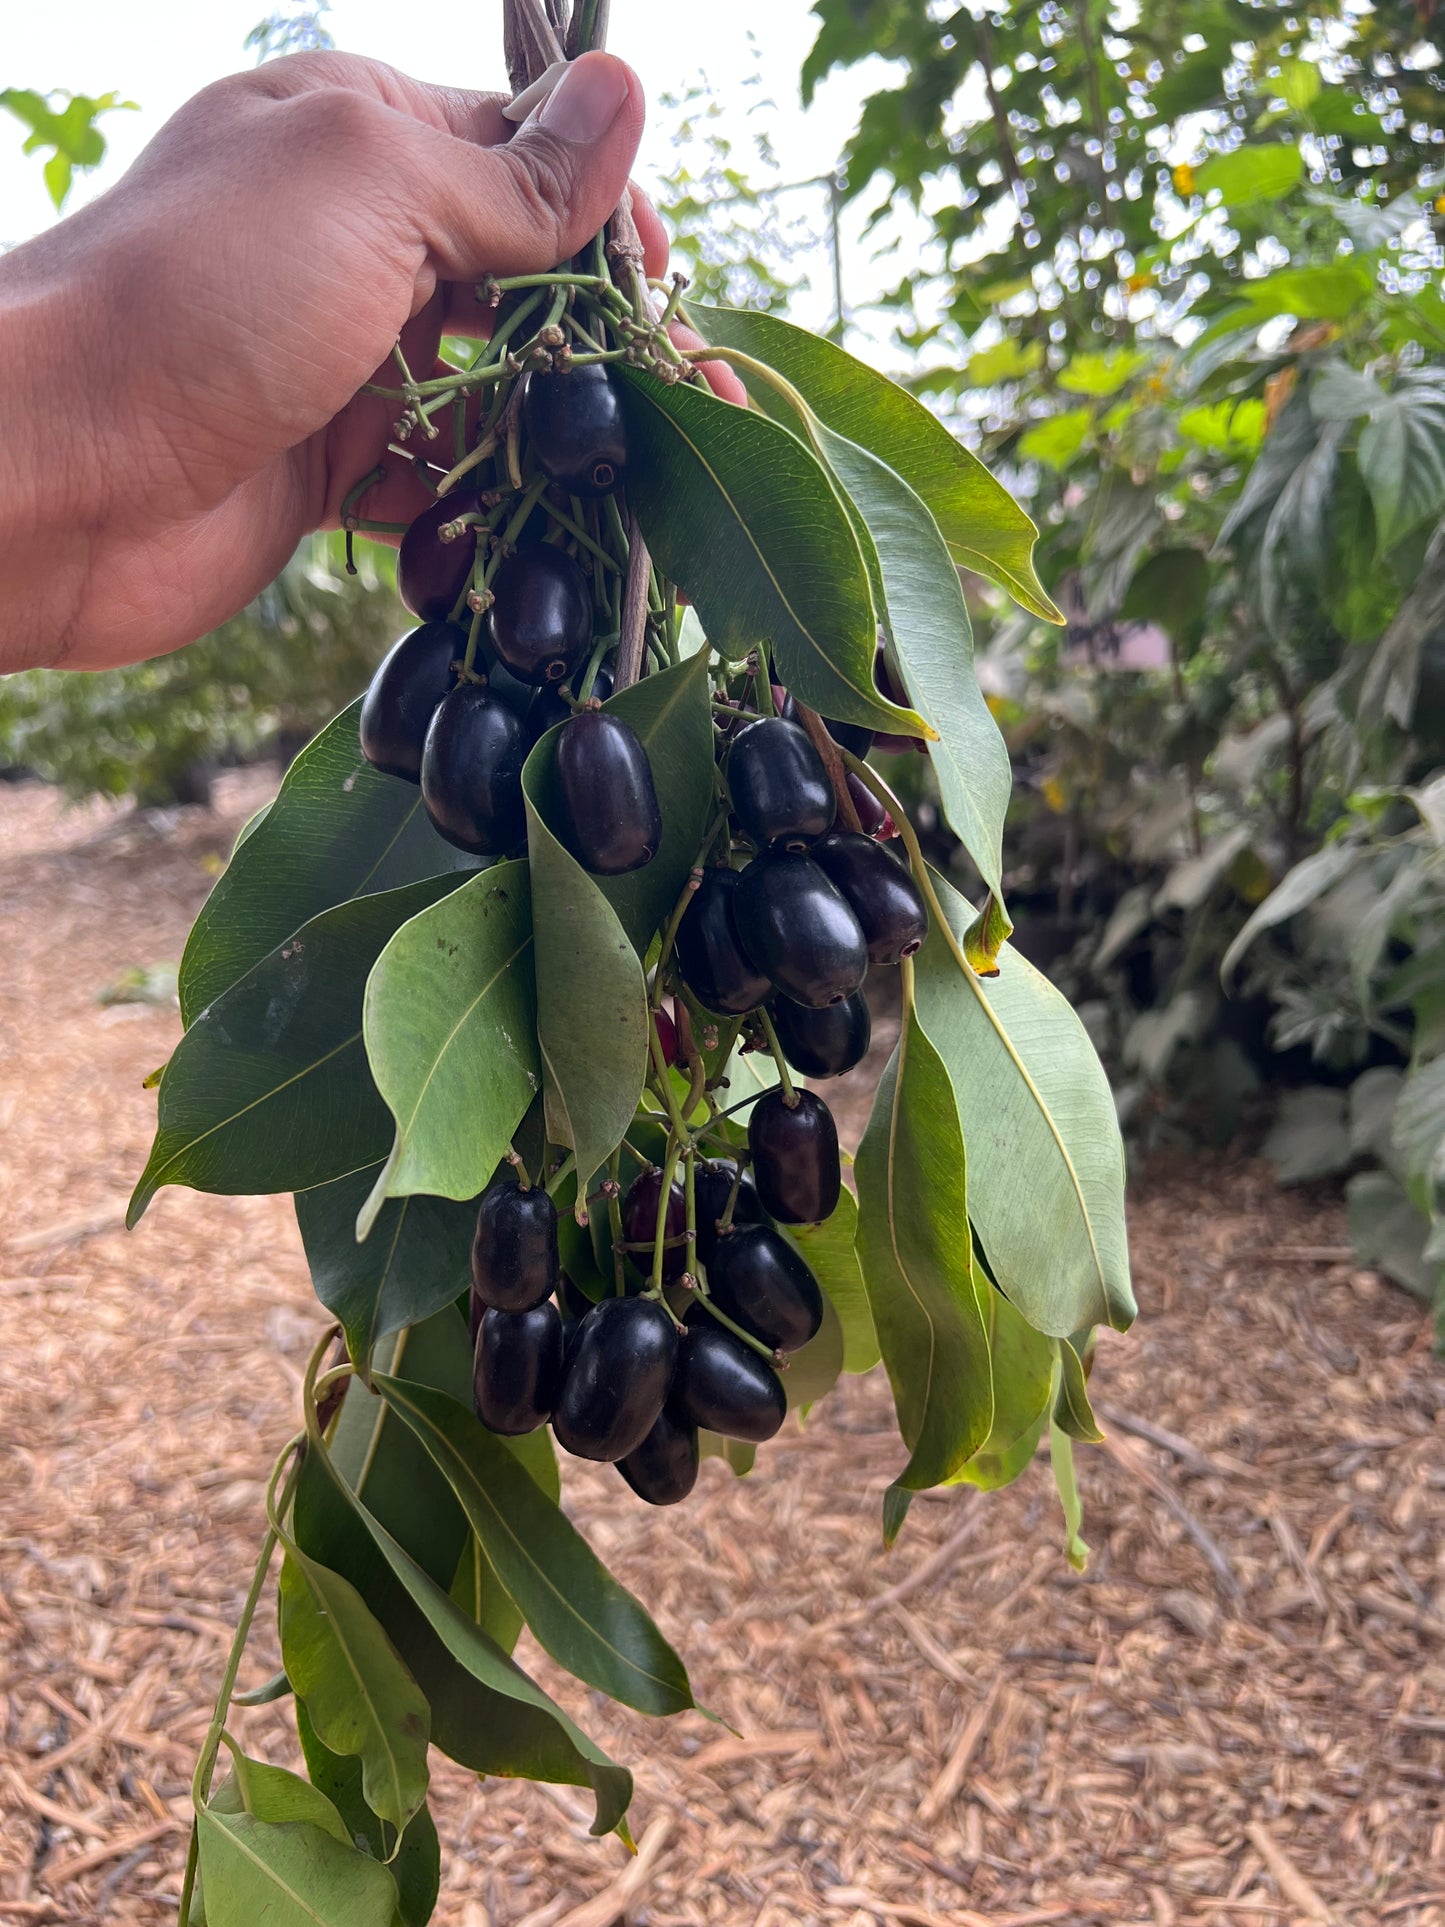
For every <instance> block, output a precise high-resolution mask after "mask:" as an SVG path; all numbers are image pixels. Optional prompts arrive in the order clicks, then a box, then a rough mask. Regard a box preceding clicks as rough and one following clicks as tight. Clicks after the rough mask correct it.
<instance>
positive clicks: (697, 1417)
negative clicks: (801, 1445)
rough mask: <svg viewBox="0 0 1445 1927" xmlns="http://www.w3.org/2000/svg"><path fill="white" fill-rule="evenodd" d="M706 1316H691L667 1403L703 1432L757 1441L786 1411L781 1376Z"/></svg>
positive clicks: (776, 1425) (767, 1434) (704, 1313)
mask: <svg viewBox="0 0 1445 1927" xmlns="http://www.w3.org/2000/svg"><path fill="white" fill-rule="evenodd" d="M710 1317H711V1314H710V1313H709V1312H707V1311H705V1310H699V1311H697V1312H696V1313H694V1314H692V1316H691V1319H690V1322H689V1324H688V1328H687V1330H686V1331H685V1332H684V1333H683V1335H682V1339H681V1342H680V1343H679V1346H678V1352H677V1376H676V1377H675V1378H674V1379H673V1382H672V1393H671V1396H670V1398H669V1400H668V1403H669V1405H670V1406H671V1407H672V1408H673V1409H674V1410H676V1411H680V1412H683V1413H685V1414H686V1415H687V1417H688V1418H690V1419H691V1420H692V1422H693V1424H694V1425H701V1426H704V1427H705V1428H706V1429H707V1430H708V1431H709V1432H719V1433H721V1434H722V1436H723V1437H724V1438H725V1439H746V1440H747V1441H748V1442H749V1444H752V1445H761V1444H762V1443H763V1442H764V1440H766V1439H770V1438H772V1437H773V1436H774V1434H775V1433H776V1432H777V1431H778V1429H779V1427H780V1426H781V1425H782V1423H783V1420H784V1419H785V1418H786V1417H787V1416H788V1399H787V1394H786V1393H785V1392H784V1390H783V1385H782V1380H781V1379H780V1378H779V1377H778V1375H777V1373H776V1372H775V1371H774V1370H773V1368H772V1366H771V1365H769V1364H768V1362H767V1360H766V1359H765V1358H760V1357H759V1356H758V1354H757V1353H756V1352H755V1351H752V1350H751V1349H750V1348H749V1347H748V1346H747V1345H744V1344H743V1342H742V1340H741V1339H738V1338H734V1336H733V1334H732V1333H731V1332H729V1331H724V1330H723V1328H722V1326H721V1325H717V1324H712V1323H710V1322H709V1319H710ZM738 1323H739V1324H741V1323H742V1320H741V1319H739V1320H738Z"/></svg>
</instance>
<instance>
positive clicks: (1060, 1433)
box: [1049, 1425, 1089, 1572]
mask: <svg viewBox="0 0 1445 1927" xmlns="http://www.w3.org/2000/svg"><path fill="white" fill-rule="evenodd" d="M1049 1458H1050V1460H1051V1462H1052V1464H1053V1468H1054V1483H1055V1485H1056V1486H1057V1487H1058V1489H1059V1504H1060V1505H1061V1506H1062V1507H1063V1510H1064V1531H1065V1535H1066V1536H1065V1539H1064V1551H1065V1555H1066V1556H1067V1558H1068V1561H1069V1564H1070V1565H1071V1566H1072V1567H1073V1568H1074V1571H1075V1572H1083V1571H1084V1570H1085V1568H1086V1567H1087V1566H1088V1563H1089V1547H1088V1545H1087V1544H1086V1542H1085V1540H1084V1539H1083V1537H1082V1536H1081V1535H1082V1528H1083V1524H1084V1507H1083V1503H1082V1501H1081V1500H1080V1498H1079V1485H1078V1480H1077V1479H1076V1478H1075V1476H1074V1442H1073V1440H1072V1439H1071V1438H1070V1437H1069V1434H1068V1433H1067V1432H1066V1431H1065V1430H1064V1429H1063V1427H1062V1426H1061V1425H1050V1427H1049Z"/></svg>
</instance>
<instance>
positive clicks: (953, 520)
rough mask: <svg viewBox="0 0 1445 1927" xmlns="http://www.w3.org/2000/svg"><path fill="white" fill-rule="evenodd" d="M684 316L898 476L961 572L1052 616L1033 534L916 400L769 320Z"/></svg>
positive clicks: (717, 311) (696, 310) (699, 310)
mask: <svg viewBox="0 0 1445 1927" xmlns="http://www.w3.org/2000/svg"><path fill="white" fill-rule="evenodd" d="M688 312H689V314H690V315H691V317H692V320H693V324H694V326H695V327H696V328H697V329H698V332H699V333H700V334H701V335H702V336H703V338H704V340H706V341H711V342H717V343H719V344H721V345H722V346H724V347H730V348H740V349H741V350H742V351H743V352H744V353H745V354H749V355H753V356H755V357H756V358H757V359H758V360H759V361H763V362H766V363H767V364H768V366H769V367H770V368H776V369H777V371H778V373H779V374H781V375H783V376H785V377H786V378H787V380H788V381H790V382H791V383H792V384H793V386H794V387H795V388H796V389H797V390H798V392H799V393H800V394H801V395H802V397H803V399H804V400H805V401H806V402H807V403H808V406H809V407H810V408H811V409H812V410H813V412H814V413H815V414H816V415H817V416H818V418H819V420H820V421H823V422H825V423H826V424H827V425H828V427H829V428H831V429H833V430H834V431H835V432H836V433H837V434H839V435H845V436H846V437H847V438H848V440H849V441H852V442H857V443H858V444H859V445H860V446H861V447H863V448H866V449H869V450H870V451H871V452H872V453H873V454H874V455H876V456H877V457H878V458H879V459H880V460H881V461H884V462H886V463H887V464H888V466H889V467H890V468H892V469H894V470H895V471H896V472H897V473H898V474H899V475H901V476H902V477H903V479H904V481H905V482H907V483H908V485H909V487H910V488H912V489H914V490H915V491H916V492H917V494H918V495H920V496H921V497H922V499H923V500H924V502H925V503H926V504H927V505H928V508H929V510H930V512H931V513H932V515H933V517H934V520H935V521H936V522H937V523H938V526H939V528H940V529H941V530H942V532H943V538H944V540H945V541H946V542H947V544H948V548H949V553H950V554H951V555H952V557H953V559H954V561H955V562H957V563H958V564H959V566H960V567H961V568H965V569H972V570H974V571H975V572H976V573H977V574H979V575H982V576H986V577H987V578H988V579H989V580H990V581H991V582H996V583H998V585H999V586H1000V588H1002V589H1005V590H1007V591H1008V593H1009V594H1010V595H1011V596H1013V598H1014V599H1015V601H1017V602H1019V603H1021V604H1022V606H1023V607H1024V608H1025V609H1028V610H1030V611H1031V612H1032V613H1033V614H1034V615H1037V616H1042V617H1043V618H1044V620H1045V621H1047V622H1058V621H1059V620H1060V619H1061V618H1060V616H1059V612H1058V610H1057V609H1056V608H1055V607H1054V605H1053V603H1052V602H1051V601H1050V600H1049V598H1048V596H1047V595H1046V594H1045V593H1044V590H1043V586H1042V584H1041V583H1040V582H1039V579H1038V577H1037V576H1036V575H1035V573H1034V565H1033V550H1034V543H1035V542H1036V540H1037V539H1038V531H1037V529H1035V527H1034V525H1033V523H1032V522H1031V521H1030V520H1029V518H1028V516H1027V515H1025V514H1024V512H1023V510H1022V509H1021V508H1020V507H1019V506H1018V504H1017V503H1016V502H1015V501H1014V499H1013V497H1012V496H1011V495H1010V494H1009V492H1008V490H1007V489H1006V488H1004V486H1003V485H1002V483H1000V482H997V481H995V480H994V478H993V476H992V475H990V474H989V472H988V470H987V469H986V468H985V467H984V465H983V463H982V462H980V461H979V459H978V457H977V456H976V455H974V454H972V453H970V451H969V450H968V449H966V448H964V447H963V446H962V444H961V443H959V442H957V441H955V440H954V438H953V436H952V435H950V434H949V432H948V430H947V429H946V428H945V427H944V426H943V424H942V422H940V421H939V420H938V418H937V416H936V415H932V414H930V413H929V411H928V409H926V408H925V407H924V406H923V404H922V402H920V401H918V400H917V399H916V398H915V397H914V396H912V395H910V394H908V393H907V391H906V390H904V389H902V388H899V387H897V386H896V384H895V383H893V382H891V381H889V380H888V379H887V378H886V377H885V376H883V375H880V374H877V373H875V372H874V370H873V369H871V368H869V367H867V366H865V364H864V363H863V362H861V361H858V360H855V358H854V357H853V356H852V355H850V354H847V353H845V352H844V350H843V349H841V348H838V347H836V346H835V345H834V344H833V343H832V342H830V341H826V340H824V339H823V337H822V336H820V335H815V334H810V333H809V332H808V331H807V330H806V329H803V328H796V327H794V326H792V325H791V323H789V322H786V321H781V320H779V319H778V317H777V316H775V315H765V314H754V313H751V312H749V311H746V310H743V309H737V308H714V307H707V306H705V305H703V304H700V303H696V302H694V303H690V304H689V308H688ZM758 400H759V403H760V405H762V406H764V407H771V406H776V405H777V404H776V400H774V401H773V402H772V403H770V402H768V401H767V400H766V399H765V398H764V396H763V395H762V393H761V392H759V394H758ZM825 713H828V714H833V713H834V712H832V711H827V712H825Z"/></svg>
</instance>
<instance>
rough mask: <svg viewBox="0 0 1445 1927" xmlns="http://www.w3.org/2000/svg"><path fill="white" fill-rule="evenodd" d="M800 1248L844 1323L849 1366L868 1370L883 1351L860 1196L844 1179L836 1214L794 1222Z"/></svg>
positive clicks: (847, 1369)
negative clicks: (860, 1247)
mask: <svg viewBox="0 0 1445 1927" xmlns="http://www.w3.org/2000/svg"><path fill="white" fill-rule="evenodd" d="M791 1235H792V1237H793V1239H794V1241H795V1242H796V1244H797V1246H798V1249H799V1250H800V1251H801V1252H802V1254H803V1256H804V1257H805V1258H806V1259H807V1261H808V1263H809V1265H810V1266H811V1267H812V1271H813V1276H814V1277H815V1278H816V1279H817V1281H818V1283H819V1284H820V1285H821V1286H822V1287H823V1291H824V1293H825V1294H826V1296H827V1298H828V1301H829V1303H830V1304H831V1305H832V1307H833V1309H834V1311H836V1312H837V1314H838V1321H839V1323H840V1325H841V1326H842V1328H843V1370H844V1371H845V1372H868V1371H871V1370H872V1369H873V1367H874V1366H875V1365H876V1364H877V1363H878V1360H879V1358H880V1357H881V1356H882V1354H881V1352H880V1351H879V1349H878V1334H877V1332H876V1331H874V1329H873V1314H872V1312H871V1311H870V1310H869V1309H868V1290H867V1287H866V1286H865V1284H864V1283H863V1268H862V1266H861V1265H860V1264H859V1262H858V1252H857V1237H858V1200H857V1199H856V1198H855V1197H854V1195H853V1193H852V1192H851V1191H850V1190H849V1189H848V1187H847V1185H844V1187H843V1189H842V1191H841V1192H840V1193H839V1194H838V1205H837V1209H836V1210H835V1211H834V1213H833V1215H832V1217H831V1218H825V1219H824V1220H823V1222H822V1223H821V1224H800V1225H794V1226H793V1227H792V1228H791Z"/></svg>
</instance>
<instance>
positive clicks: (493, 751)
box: [421, 683, 527, 856]
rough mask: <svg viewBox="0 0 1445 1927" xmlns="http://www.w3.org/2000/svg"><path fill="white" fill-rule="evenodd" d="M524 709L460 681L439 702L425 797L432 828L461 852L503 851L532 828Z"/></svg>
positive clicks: (425, 755) (425, 769) (424, 772)
mask: <svg viewBox="0 0 1445 1927" xmlns="http://www.w3.org/2000/svg"><path fill="white" fill-rule="evenodd" d="M526 760H527V739H526V736H525V735H524V734H523V730H522V725H521V723H520V721H519V720H518V718H517V715H516V712H515V711H514V710H511V709H509V708H508V707H507V705H506V704H505V703H504V702H503V701H502V699H501V697H500V696H494V695H493V694H492V692H491V691H490V689H487V688H485V687H483V685H481V684H480V683H459V684H458V685H457V687H456V688H455V689H454V690H453V691H452V692H451V694H450V695H449V696H447V697H446V698H445V699H444V700H443V701H442V702H440V703H439V704H438V705H437V711H436V714H435V715H434V716H433V717H432V720H431V727H430V728H429V729H428V731H427V734H426V745H425V747H424V749H423V750H422V759H421V800H422V802H423V804H424V805H425V807H426V813H427V815H428V816H429V817H430V818H431V824H432V828H433V829H434V830H435V831H436V832H437V834H438V835H439V836H444V837H445V838H446V840H447V842H448V843H454V844H455V845H456V847H457V848H458V849H459V850H469V851H471V853H472V854H473V855H474V856H500V855H501V854H502V853H503V852H504V851H506V850H510V849H512V848H513V847H514V846H515V845H516V844H518V843H520V842H521V840H522V838H523V837H524V836H525V835H526V832H527V812H526V808H525V806H524V804H523V802H522V765H523V763H525V762H526Z"/></svg>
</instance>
